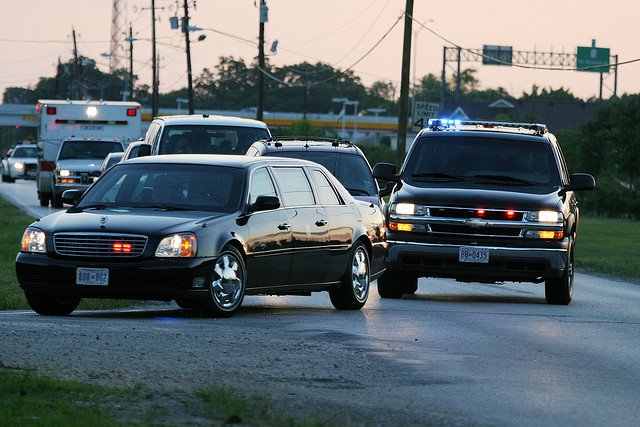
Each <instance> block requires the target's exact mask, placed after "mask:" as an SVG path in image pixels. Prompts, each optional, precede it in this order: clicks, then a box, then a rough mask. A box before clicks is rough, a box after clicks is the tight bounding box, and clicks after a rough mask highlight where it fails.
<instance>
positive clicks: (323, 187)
mask: <svg viewBox="0 0 640 427" xmlns="http://www.w3.org/2000/svg"><path fill="white" fill-rule="evenodd" d="M312 174H313V179H314V180H315V181H316V186H317V188H318V196H319V197H320V203H322V204H323V205H339V204H340V199H339V198H338V195H337V194H336V192H335V190H334V189H333V187H332V186H331V184H330V183H329V180H328V179H327V177H326V176H324V174H323V173H322V172H320V171H319V170H317V169H315V170H313V172H312Z"/></svg>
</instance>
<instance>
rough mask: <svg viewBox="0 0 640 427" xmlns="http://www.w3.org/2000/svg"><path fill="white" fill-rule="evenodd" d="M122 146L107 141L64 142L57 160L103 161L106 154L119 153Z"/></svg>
mask: <svg viewBox="0 0 640 427" xmlns="http://www.w3.org/2000/svg"><path fill="white" fill-rule="evenodd" d="M121 151H123V150H122V144H120V143H119V142H107V141H65V142H64V143H63V144H62V147H61V148H60V155H59V156H58V159H60V160H64V159H104V158H105V157H107V154H109V153H114V152H121Z"/></svg>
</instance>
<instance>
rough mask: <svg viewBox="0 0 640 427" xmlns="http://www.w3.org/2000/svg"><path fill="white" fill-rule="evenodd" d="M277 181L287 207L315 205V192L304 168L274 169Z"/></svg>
mask: <svg viewBox="0 0 640 427" xmlns="http://www.w3.org/2000/svg"><path fill="white" fill-rule="evenodd" d="M274 173H275V175H276V179H277V180H278V183H279V184H280V189H281V191H282V203H283V204H284V205H285V206H306V205H313V204H315V200H314V198H313V191H312V190H311V185H310V184H309V180H308V179H307V175H306V174H305V173H304V170H303V169H302V168H274Z"/></svg>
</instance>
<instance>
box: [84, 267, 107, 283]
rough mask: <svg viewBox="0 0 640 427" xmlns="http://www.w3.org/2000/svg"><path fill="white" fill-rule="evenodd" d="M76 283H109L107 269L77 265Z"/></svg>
mask: <svg viewBox="0 0 640 427" xmlns="http://www.w3.org/2000/svg"><path fill="white" fill-rule="evenodd" d="M76 284H78V285H91V286H107V285H108V284H109V269H108V268H83V267H78V268H77V269H76Z"/></svg>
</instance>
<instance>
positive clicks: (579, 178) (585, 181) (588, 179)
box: [564, 173, 596, 191]
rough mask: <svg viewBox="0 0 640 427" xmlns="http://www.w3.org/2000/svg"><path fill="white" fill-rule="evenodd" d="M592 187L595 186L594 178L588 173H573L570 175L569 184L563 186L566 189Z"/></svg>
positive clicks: (575, 189) (580, 189) (574, 189)
mask: <svg viewBox="0 0 640 427" xmlns="http://www.w3.org/2000/svg"><path fill="white" fill-rule="evenodd" d="M594 188H596V179H595V178H594V177H593V176H591V175H589V174H588V173H574V174H573V175H571V181H570V182H569V185H566V186H565V187H564V189H565V190H566V191H583V190H593V189H594Z"/></svg>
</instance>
